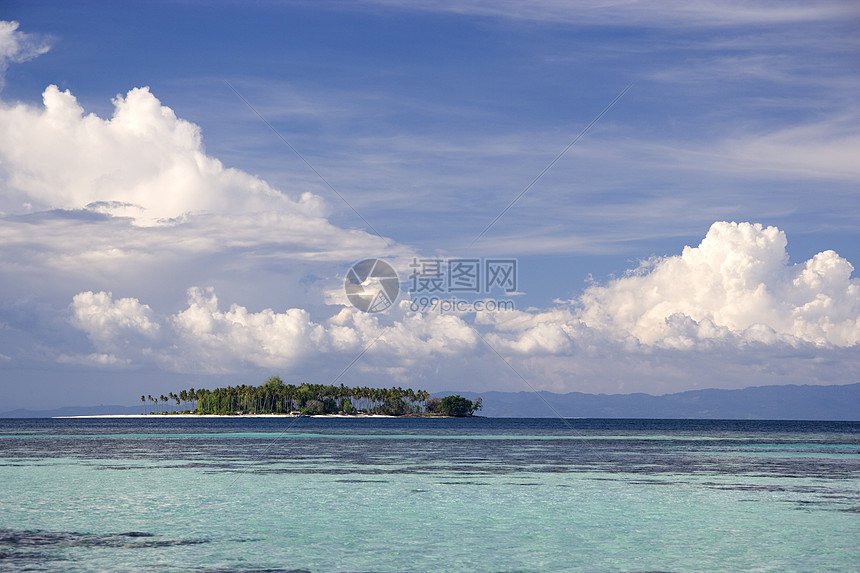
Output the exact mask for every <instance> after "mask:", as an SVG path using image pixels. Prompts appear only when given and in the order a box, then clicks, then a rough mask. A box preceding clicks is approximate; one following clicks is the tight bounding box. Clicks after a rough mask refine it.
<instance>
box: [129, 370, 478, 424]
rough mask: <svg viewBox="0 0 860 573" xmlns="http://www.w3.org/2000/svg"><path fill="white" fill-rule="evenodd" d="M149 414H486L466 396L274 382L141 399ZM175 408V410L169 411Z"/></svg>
mask: <svg viewBox="0 0 860 573" xmlns="http://www.w3.org/2000/svg"><path fill="white" fill-rule="evenodd" d="M140 401H141V402H143V404H144V407H145V408H146V409H147V410H148V411H149V412H148V413H151V414H152V413H168V411H170V412H172V413H186V414H223V415H226V414H294V415H295V414H297V413H299V414H309V415H318V414H382V415H387V416H405V415H418V416H427V415H430V416H433V415H436V416H471V415H472V414H474V412H475V411H477V410H478V409H480V408H481V399H480V398H478V399H477V400H475V401H474V402H472V401H470V400H467V399H466V398H462V397H460V396H446V397H444V398H430V394H429V393H428V392H426V391H425V390H418V391H415V390H412V389H411V388H407V389H405V390H404V389H403V388H399V387H398V388H368V387H356V388H349V387H347V386H344V385H343V384H341V385H340V386H334V385H323V384H302V385H301V386H294V385H292V384H284V382H283V381H282V380H281V379H280V378H279V377H277V376H272V377H271V378H269V379H268V380H266V381H265V382H264V383H263V384H261V385H259V386H245V385H241V386H228V387H227V388H215V389H214V390H207V389H205V388H200V389H197V390H195V389H194V388H191V389H189V390H182V391H180V392H178V393H174V392H169V393H168V394H167V396H164V395H161V396H157V397H154V396H150V395H145V396H141V397H140ZM168 403H170V406H168Z"/></svg>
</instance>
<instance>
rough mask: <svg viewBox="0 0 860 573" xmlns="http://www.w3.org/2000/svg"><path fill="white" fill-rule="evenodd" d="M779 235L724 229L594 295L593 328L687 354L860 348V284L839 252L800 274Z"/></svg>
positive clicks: (587, 312) (588, 306)
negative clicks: (724, 345) (755, 347)
mask: <svg viewBox="0 0 860 573" xmlns="http://www.w3.org/2000/svg"><path fill="white" fill-rule="evenodd" d="M786 244H787V240H786V237H785V234H784V233H783V232H782V231H780V230H779V229H777V228H776V227H766V228H765V227H763V226H762V225H760V224H750V223H739V224H738V223H725V222H718V223H714V224H713V225H712V226H711V228H710V230H709V231H708V234H707V236H706V237H705V238H704V239H703V240H702V242H701V243H700V244H699V246H697V247H685V248H684V251H683V253H682V254H681V255H679V256H671V257H665V258H661V259H656V260H653V261H649V262H648V263H646V264H645V265H643V266H642V267H641V268H639V269H638V270H637V271H636V272H634V273H633V274H631V275H630V276H626V277H623V278H620V279H617V280H614V281H612V282H610V283H609V284H607V285H605V286H600V285H595V286H591V287H590V288H588V289H587V290H586V291H585V293H584V294H583V296H582V298H581V301H580V302H581V311H580V315H579V316H580V318H581V320H582V322H583V323H584V324H585V325H587V326H588V327H590V328H594V329H599V330H602V331H606V332H609V333H612V334H613V335H615V336H616V337H619V338H623V337H626V336H631V337H634V338H635V339H636V340H638V341H639V342H640V343H643V344H647V345H663V346H671V347H684V346H688V345H694V344H696V343H698V342H701V341H707V340H715V339H723V338H727V337H735V338H738V339H740V340H743V341H750V342H752V341H757V342H762V343H773V342H777V341H783V342H792V341H800V342H806V343H812V344H815V345H819V346H827V345H832V346H853V345H856V344H858V343H860V280H858V279H852V278H851V273H852V271H853V267H852V266H851V264H850V263H849V262H848V261H847V260H845V259H843V258H842V257H840V256H839V255H837V254H836V253H835V252H833V251H825V252H822V253H819V254H817V255H815V257H813V258H812V259H810V260H808V261H806V262H804V263H802V264H796V265H791V264H789V261H788V254H787V253H786V250H785V247H786Z"/></svg>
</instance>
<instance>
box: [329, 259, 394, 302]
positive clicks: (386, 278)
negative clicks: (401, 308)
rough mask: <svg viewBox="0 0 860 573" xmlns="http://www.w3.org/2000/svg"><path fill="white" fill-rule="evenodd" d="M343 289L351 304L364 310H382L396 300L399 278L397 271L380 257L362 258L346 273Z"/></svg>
mask: <svg viewBox="0 0 860 573" xmlns="http://www.w3.org/2000/svg"><path fill="white" fill-rule="evenodd" d="M343 290H344V291H346V297H347V298H348V299H349V302H350V303H352V306H354V307H355V308H357V309H358V310H361V311H364V312H382V311H383V310H385V309H387V308H388V307H390V306H391V305H392V304H394V302H395V301H396V300H397V295H399V294H400V279H399V278H398V277H397V272H396V271H395V270H394V269H393V268H392V267H391V265H389V264H388V263H386V262H385V261H382V260H380V259H364V260H363V261H359V262H357V263H355V264H354V265H352V268H351V269H349V272H348V273H346V280H345V281H344V283H343Z"/></svg>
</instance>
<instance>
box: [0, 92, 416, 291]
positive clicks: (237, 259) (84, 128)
mask: <svg viewBox="0 0 860 573" xmlns="http://www.w3.org/2000/svg"><path fill="white" fill-rule="evenodd" d="M0 189H2V190H3V193H0V220H2V222H3V224H2V225H0V275H3V276H10V277H11V276H14V277H15V280H14V281H12V280H4V281H0V295H2V296H5V297H7V298H16V297H24V296H27V295H28V294H29V293H31V292H33V291H34V290H38V292H39V293H40V294H42V295H52V294H53V293H52V292H51V291H60V293H58V294H60V296H62V298H63V301H64V303H65V301H67V300H68V297H69V296H70V292H69V291H70V290H71V289H74V290H71V292H72V293H74V292H82V291H84V290H87V289H95V290H96V291H98V290H105V291H108V290H113V291H128V290H130V289H132V288H136V289H137V294H139V295H144V296H152V294H153V293H154V291H155V290H159V289H160V290H161V291H163V292H167V291H170V293H171V294H170V295H169V296H175V295H174V294H173V293H176V292H182V291H184V290H185V289H186V288H187V287H188V286H189V285H191V284H197V283H198V281H199V280H200V279H198V278H197V275H198V274H203V275H204V277H205V279H204V280H206V281H207V282H210V281H213V282H214V281H216V280H218V279H221V280H231V281H235V277H236V276H237V274H241V275H242V276H243V277H244V280H246V281H248V282H251V283H256V284H255V287H257V292H259V291H260V289H261V288H262V285H263V281H261V280H259V277H260V276H266V277H267V278H268V277H271V276H272V275H273V274H274V275H279V276H276V278H278V279H280V280H281V281H284V282H286V283H288V285H290V286H287V287H280V288H279V292H281V293H283V292H284V291H286V290H288V289H292V290H293V291H296V292H295V294H296V295H298V294H300V293H299V291H300V290H301V289H300V288H298V287H296V286H295V285H297V284H298V281H299V280H300V279H301V278H302V277H301V273H303V272H308V265H311V264H316V265H319V264H323V265H328V266H327V267H326V268H327V271H325V272H323V271H321V270H319V269H315V270H314V272H315V273H316V274H318V275H327V274H333V273H334V270H333V268H332V263H344V262H350V261H354V260H356V259H358V258H360V257H363V256H366V255H367V253H369V252H372V253H379V254H380V255H381V254H383V253H382V252H380V251H381V250H383V249H384V252H385V253H387V254H390V255H392V256H396V254H397V253H404V252H405V251H406V250H407V249H405V248H403V247H402V246H399V245H395V244H393V243H391V242H389V246H386V245H385V243H384V242H383V241H382V240H380V239H379V237H376V236H375V235H373V234H371V233H368V232H365V231H362V230H357V229H345V228H341V227H338V226H335V225H333V224H332V223H331V222H330V221H329V220H328V206H327V204H326V203H325V201H323V199H322V198H321V197H319V196H317V195H315V194H313V193H310V192H303V193H299V194H297V195H295V196H290V195H287V194H285V193H282V192H281V191H279V190H277V189H274V188H273V187H271V186H270V185H269V184H268V183H266V182H265V181H263V180H262V179H260V178H259V177H256V176H254V175H251V174H249V173H246V172H244V171H241V170H239V169H233V168H228V167H225V166H224V165H222V163H221V162H220V161H219V160H218V159H216V158H214V157H211V156H209V155H207V153H206V152H205V149H204V146H203V140H202V136H201V131H200V128H199V127H198V126H197V125H194V124H192V123H190V122H187V121H185V120H183V119H181V118H179V117H177V116H176V114H175V113H174V112H173V110H172V109H170V108H169V107H167V106H165V105H163V104H162V103H161V102H160V101H159V100H158V99H157V98H156V97H155V96H154V95H153V94H152V93H151V92H150V90H149V89H148V88H135V89H132V90H130V91H129V92H128V93H127V94H126V95H125V96H117V98H116V99H115V100H114V112H113V115H112V117H111V118H109V119H103V118H101V117H98V116H96V115H94V114H87V113H86V112H85V111H84V110H83V108H82V107H81V106H80V104H79V103H78V101H77V100H76V98H75V97H74V95H72V94H71V92H69V91H68V90H66V91H62V90H60V89H59V88H57V87H56V86H53V85H52V86H49V87H48V88H47V89H45V91H44V93H43V104H42V105H41V106H38V105H31V104H27V103H17V104H14V105H9V104H5V103H0ZM297 261H298V262H301V263H302V265H303V270H300V269H298V268H297V266H296V265H295V264H294V263H295V262H297ZM296 275H299V276H296ZM72 285H74V286H72ZM271 288H272V289H275V288H276V287H271Z"/></svg>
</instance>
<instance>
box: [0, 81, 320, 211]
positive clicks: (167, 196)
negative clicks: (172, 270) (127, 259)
mask: <svg viewBox="0 0 860 573" xmlns="http://www.w3.org/2000/svg"><path fill="white" fill-rule="evenodd" d="M42 99H43V107H42V108H37V107H34V106H30V105H27V104H23V103H22V104H18V105H15V106H12V107H7V108H4V109H2V110H0V131H2V133H3V134H4V135H3V136H2V137H0V157H2V158H3V159H4V161H3V165H4V169H3V176H4V178H5V184H6V185H5V186H6V187H7V188H8V189H9V190H10V191H11V192H12V193H9V194H4V199H5V200H4V201H3V203H2V205H0V208H2V209H3V210H4V211H6V212H7V213H21V212H26V211H29V210H45V209H92V210H93V211H96V212H99V213H106V214H111V215H117V216H122V217H130V218H132V219H133V220H134V221H135V222H136V223H137V224H140V225H152V224H155V223H162V224H165V223H170V222H175V221H176V220H177V219H179V218H181V217H183V216H186V215H188V214H194V213H216V214H221V213H248V212H250V213H256V212H265V211H271V210H275V211H283V212H290V213H296V214H300V215H303V216H305V217H310V218H319V217H322V216H324V215H325V212H324V204H323V202H322V201H321V199H320V198H319V197H317V196H315V195H313V194H311V193H304V194H302V195H301V196H300V197H298V198H297V199H291V198H288V197H287V196H286V195H284V194H282V193H280V192H278V191H276V190H275V189H273V188H271V187H270V186H269V185H268V184H267V183H266V182H264V181H262V180H261V179H259V178H258V177H255V176H253V175H250V174H248V173H245V172H243V171H240V170H237V169H231V168H225V167H224V166H223V165H222V164H221V162H220V161H218V160H217V159H215V158H213V157H210V156H208V155H206V153H205V152H204V150H203V145H202V138H201V134H200V128H199V127H198V126H196V125H194V124H192V123H189V122H187V121H185V120H182V119H180V118H178V117H176V114H175V113H174V112H173V110H172V109H170V108H169V107H167V106H164V105H162V104H161V102H160V101H159V100H158V99H157V98H156V97H155V96H154V95H153V94H152V93H151V92H150V91H149V88H146V87H144V88H134V89H132V90H131V91H129V92H128V94H126V96H125V97H123V96H117V97H116V99H114V102H113V103H114V113H113V116H112V118H111V119H107V120H105V119H101V118H99V117H97V116H96V115H94V114H88V115H85V114H84V110H83V108H81V106H80V105H79V104H78V102H77V99H76V98H75V97H74V96H73V95H72V94H71V92H69V91H68V90H66V91H60V89H59V88H57V86H54V85H51V86H48V88H47V89H45V91H44V93H43V94H42Z"/></svg>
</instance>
